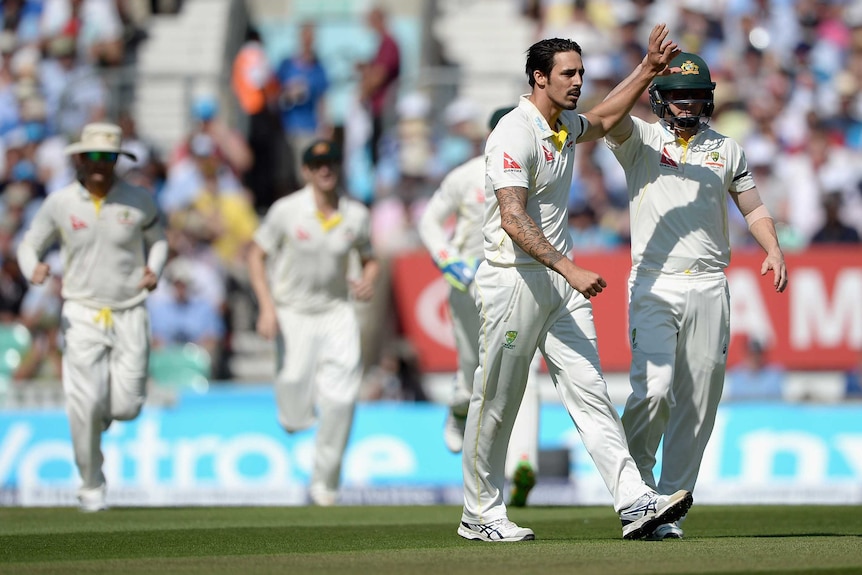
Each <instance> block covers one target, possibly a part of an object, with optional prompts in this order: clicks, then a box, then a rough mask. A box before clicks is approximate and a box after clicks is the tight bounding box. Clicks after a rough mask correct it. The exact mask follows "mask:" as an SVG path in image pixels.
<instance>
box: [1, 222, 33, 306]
mask: <svg viewBox="0 0 862 575" xmlns="http://www.w3.org/2000/svg"><path fill="white" fill-rule="evenodd" d="M19 231H20V226H19V224H18V222H16V221H15V220H13V219H12V218H10V217H8V216H4V217H2V218H0V323H12V322H15V321H17V320H18V318H19V317H20V314H21V303H22V302H23V301H24V295H25V294H26V293H27V280H26V279H25V278H24V276H23V275H22V274H21V270H20V268H19V267H18V258H17V256H16V254H15V236H16V235H17V234H18V232H19Z"/></svg>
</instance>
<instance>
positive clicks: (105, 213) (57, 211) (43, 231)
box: [18, 180, 165, 310]
mask: <svg viewBox="0 0 862 575" xmlns="http://www.w3.org/2000/svg"><path fill="white" fill-rule="evenodd" d="M58 238H59V239H60V247H61V255H62V257H63V262H64V263H63V290H62V296H63V299H64V300H69V301H74V302H77V303H81V304H84V305H88V306H90V307H98V308H103V307H108V308H111V309H116V310H121V309H127V308H130V307H132V306H135V305H137V304H139V303H141V302H142V301H144V300H145V299H146V297H147V295H148V294H149V292H148V291H147V290H146V289H141V288H139V287H138V284H139V283H140V281H141V280H142V279H143V277H144V268H145V267H146V264H147V251H148V249H149V246H151V245H153V244H154V243H155V242H157V241H159V240H164V239H165V233H164V228H163V227H162V224H161V221H160V220H159V213H158V209H157V207H156V203H155V201H154V200H153V197H152V195H151V194H150V193H149V192H148V191H147V190H145V189H144V188H139V187H136V186H132V185H131V184H128V183H126V182H124V181H122V180H119V181H117V183H116V184H114V186H113V187H112V188H111V190H110V192H108V195H107V196H105V198H104V200H102V202H101V203H98V202H95V201H93V198H92V196H91V195H90V192H88V191H87V190H86V188H84V186H82V185H81V184H80V182H77V181H76V182H74V183H72V184H69V185H68V186H65V187H63V188H61V189H59V190H57V191H56V192H54V193H52V194H50V195H49V196H48V197H47V198H46V199H45V201H44V202H43V203H42V205H41V206H40V207H39V210H38V211H37V212H36V215H35V216H34V218H33V223H32V224H31V226H30V229H28V230H27V232H26V233H25V234H24V239H23V240H22V242H21V244H20V245H19V247H18V260H19V263H20V265H21V271H22V273H23V274H24V277H26V278H28V279H29V278H31V277H32V276H33V270H34V269H35V267H36V264H37V263H38V261H39V259H40V258H41V257H42V256H43V255H44V253H45V251H46V250H47V249H48V248H50V247H51V245H52V244H54V242H55V241H56V240H57V239H58Z"/></svg>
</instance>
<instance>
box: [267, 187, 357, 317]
mask: <svg viewBox="0 0 862 575" xmlns="http://www.w3.org/2000/svg"><path fill="white" fill-rule="evenodd" d="M337 216H338V217H340V221H339V222H338V223H337V224H336V225H334V226H333V227H331V228H329V229H325V228H324V225H323V223H322V222H321V220H320V218H319V217H318V211H317V205H316V203H315V201H314V191H313V190H312V188H311V186H305V187H304V188H302V189H301V190H298V191H296V192H294V193H292V194H290V195H289V196H285V197H283V198H281V199H279V200H278V201H276V202H275V203H274V204H273V205H272V207H270V209H269V211H268V212H267V214H266V216H265V217H264V219H263V221H262V222H261V224H260V227H259V228H258V230H257V232H256V233H255V235H254V241H255V242H256V243H257V245H259V246H260V248H261V249H262V250H263V251H264V252H266V254H267V258H268V260H270V261H269V262H268V263H269V265H268V269H269V274H270V278H269V279H270V282H271V285H272V297H273V300H274V301H275V303H276V305H278V306H286V307H288V308H291V309H295V310H298V311H302V312H310V313H314V312H320V311H325V310H327V309H330V308H331V307H332V305H333V304H335V303H338V302H344V301H347V299H348V296H349V286H348V282H347V273H348V264H349V261H350V254H351V252H352V251H353V250H356V251H357V252H358V253H359V256H360V257H361V258H362V259H368V258H371V257H372V250H371V224H370V217H369V213H368V208H366V207H365V206H364V205H362V204H361V203H359V202H357V201H355V200H353V199H351V198H347V197H341V198H339V200H338V210H337Z"/></svg>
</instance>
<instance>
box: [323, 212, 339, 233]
mask: <svg viewBox="0 0 862 575" xmlns="http://www.w3.org/2000/svg"><path fill="white" fill-rule="evenodd" d="M343 219H344V217H343V216H342V215H341V214H339V213H338V212H335V213H333V214H332V215H331V216H329V217H327V216H326V215H325V214H324V213H323V212H320V211H318V212H317V221H319V222H320V225H321V227H322V228H323V231H325V232H328V231H329V230H331V229H332V228H334V227H335V226H337V225H338V224H340V223H341V220H343Z"/></svg>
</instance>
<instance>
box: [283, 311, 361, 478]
mask: <svg viewBox="0 0 862 575" xmlns="http://www.w3.org/2000/svg"><path fill="white" fill-rule="evenodd" d="M278 323H279V329H280V332H281V333H280V336H279V341H278V354H277V362H278V363H277V366H276V369H277V373H276V380H275V398H276V403H277V405H278V421H279V423H280V424H281V426H282V427H283V428H284V429H286V430H287V431H288V432H292V431H298V430H301V429H307V428H309V427H311V426H312V425H314V424H315V423H318V427H317V433H316V436H315V442H314V468H313V471H312V474H311V485H310V489H311V490H312V491H314V490H318V491H326V492H335V490H337V489H338V485H339V483H340V481H339V480H340V476H341V463H342V458H343V456H344V450H345V449H346V447H347V441H348V439H349V437H350V429H351V426H352V424H353V413H354V409H355V407H356V399H357V397H358V395H359V387H360V385H361V383H362V361H361V357H360V346H359V323H358V321H357V319H356V312H355V310H354V308H353V304H351V303H349V302H343V303H340V304H338V305H337V306H335V307H334V308H333V309H331V310H327V311H325V312H321V313H314V314H307V313H301V312H297V311H295V310H292V309H288V308H285V307H281V308H279V309H278Z"/></svg>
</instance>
